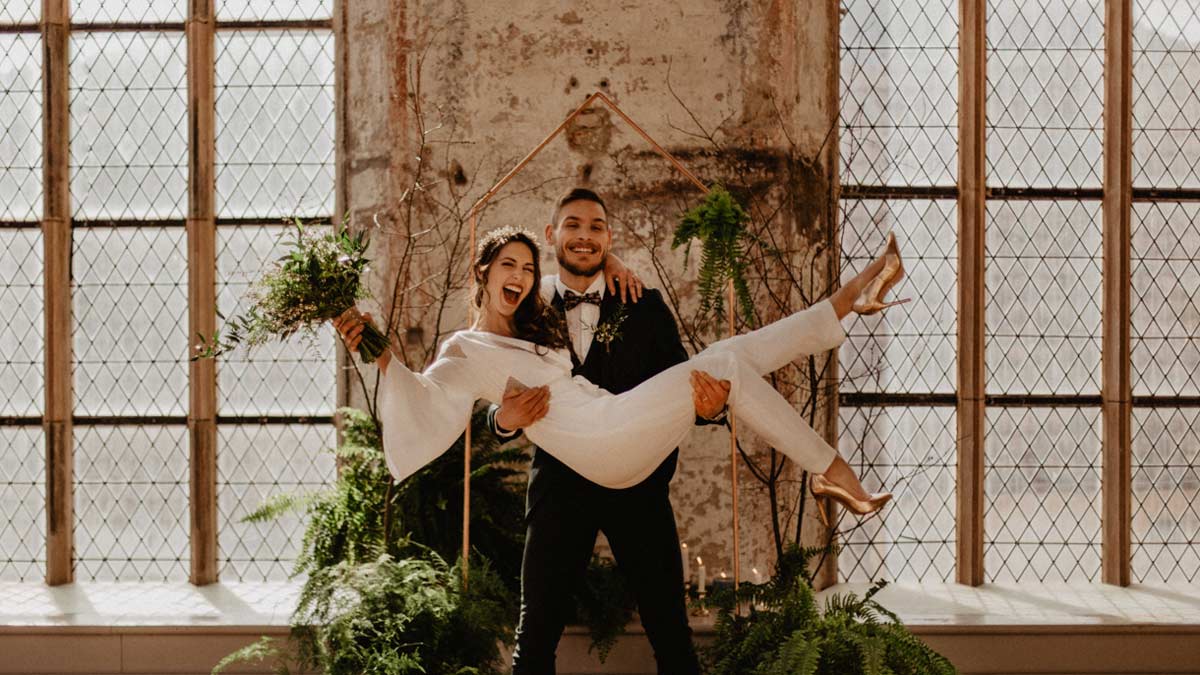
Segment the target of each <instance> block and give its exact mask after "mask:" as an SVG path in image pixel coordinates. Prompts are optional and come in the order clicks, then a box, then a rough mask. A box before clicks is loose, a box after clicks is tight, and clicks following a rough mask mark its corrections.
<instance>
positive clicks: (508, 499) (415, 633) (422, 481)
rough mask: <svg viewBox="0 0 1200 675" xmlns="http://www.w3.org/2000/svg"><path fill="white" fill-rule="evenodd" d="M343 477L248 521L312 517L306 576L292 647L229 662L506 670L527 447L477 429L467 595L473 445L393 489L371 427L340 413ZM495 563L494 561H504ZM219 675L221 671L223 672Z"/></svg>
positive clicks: (263, 644)
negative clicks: (462, 565)
mask: <svg viewBox="0 0 1200 675" xmlns="http://www.w3.org/2000/svg"><path fill="white" fill-rule="evenodd" d="M339 413H340V415H341V416H342V421H343V428H342V432H343V440H342V444H341V446H339V447H338V449H337V451H336V452H337V456H338V459H339V465H340V468H341V470H340V471H339V474H338V478H337V481H336V482H335V483H334V484H333V485H332V486H331V487H329V488H328V489H326V490H323V491H321V492H318V493H314V494H308V495H281V496H276V497H274V498H272V499H271V500H269V501H268V502H267V503H266V504H264V505H263V506H262V507H260V508H259V509H258V510H257V511H255V512H254V513H252V514H250V516H248V517H247V520H269V519H271V518H274V517H277V516H279V515H281V514H282V513H285V512H287V511H290V510H303V511H304V513H305V515H306V516H307V518H308V527H307V529H306V530H305V533H304V540H303V542H302V544H301V552H300V556H299V558H298V560H297V562H296V568H295V570H294V573H295V574H297V575H304V576H306V579H305V583H304V587H303V590H302V591H301V602H300V606H299V607H298V608H297V610H296V613H295V614H294V615H293V617H292V633H291V639H290V644H288V645H286V646H280V645H278V644H273V643H271V642H270V641H269V640H266V639H264V640H262V641H260V642H258V643H255V644H254V645H251V646H250V647H247V648H245V649H243V650H240V651H239V652H235V653H234V654H231V655H230V656H229V657H227V658H226V659H224V660H223V661H222V662H221V664H219V668H223V667H225V666H226V665H228V664H229V663H232V662H234V661H240V660H261V659H263V658H271V657H273V658H276V659H277V663H278V664H279V669H280V670H281V672H287V662H288V661H289V660H292V661H294V662H296V663H299V664H300V665H301V666H302V667H305V668H311V667H319V668H321V669H322V670H324V672H326V673H330V674H333V673H347V674H348V673H418V672H427V673H464V674H465V673H481V674H486V673H494V672H500V671H499V670H497V668H498V667H499V666H498V664H497V662H496V659H497V658H498V651H497V649H498V645H499V644H500V643H501V642H509V641H511V639H512V636H513V629H514V623H515V619H516V616H517V604H516V590H517V589H518V588H519V583H520V562H521V551H522V547H523V543H524V541H523V538H524V528H523V517H524V475H525V473H524V467H523V464H524V462H525V461H527V459H528V458H527V456H526V454H525V452H524V451H523V449H522V448H520V447H516V448H501V447H498V446H497V445H496V444H495V441H494V440H492V436H491V435H490V434H489V433H485V431H484V429H485V428H486V416H485V415H484V414H483V413H480V414H478V415H475V417H474V418H473V430H474V435H473V439H474V442H473V443H472V461H471V467H472V471H471V490H472V493H473V495H474V497H473V499H472V500H471V507H472V509H471V511H472V528H471V533H472V539H471V541H472V544H473V547H472V550H473V554H472V564H471V566H470V573H471V579H470V581H469V584H468V589H469V591H470V592H469V593H467V594H464V593H462V591H461V588H460V582H459V581H458V580H459V579H460V578H461V571H460V570H459V569H458V568H457V567H455V568H448V567H447V565H446V563H445V562H444V561H445V560H451V559H453V560H457V559H458V556H459V549H460V546H461V540H460V539H459V535H460V533H461V525H462V478H463V469H462V466H463V465H462V461H463V445H462V439H459V441H458V442H457V443H456V444H455V445H454V446H453V447H452V448H450V449H449V450H448V451H447V452H446V454H444V455H443V456H442V457H440V458H438V459H437V460H436V461H434V462H432V463H431V464H430V465H429V466H427V467H425V468H424V469H422V470H421V471H419V472H418V473H417V474H415V475H413V476H411V477H410V478H409V479H408V480H406V481H405V482H404V483H403V484H398V485H397V484H394V483H393V482H392V479H391V476H390V474H389V473H388V470H387V466H386V464H385V461H384V457H383V451H382V449H381V441H380V437H379V432H378V427H377V426H376V424H375V421H374V419H373V418H372V417H370V416H369V415H367V414H366V413H364V412H362V411H359V410H355V409H352V408H343V409H342V410H340V411H339ZM492 561H496V562H492ZM214 672H215V671H214Z"/></svg>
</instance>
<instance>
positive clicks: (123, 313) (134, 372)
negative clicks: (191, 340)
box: [72, 227, 188, 415]
mask: <svg viewBox="0 0 1200 675" xmlns="http://www.w3.org/2000/svg"><path fill="white" fill-rule="evenodd" d="M186 235H187V233H186V232H185V230H184V228H182V227H171V228H164V227H120V228H112V227H77V228H75V230H74V246H73V251H74V259H73V261H72V267H73V270H72V274H73V277H74V293H73V296H74V297H73V299H74V310H73V311H74V315H75V337H74V341H75V364H74V371H75V413H76V414H77V415H186V414H187V405H188V385H187V382H188V360H187V358H188V335H187V330H188V320H187V315H188V314H187V302H188V300H187V249H186Z"/></svg>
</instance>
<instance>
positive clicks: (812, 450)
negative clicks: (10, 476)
mask: <svg viewBox="0 0 1200 675" xmlns="http://www.w3.org/2000/svg"><path fill="white" fill-rule="evenodd" d="M472 271H473V276H474V282H475V288H476V290H475V297H474V301H475V306H476V307H477V308H478V310H479V318H478V320H477V321H476V322H475V324H474V325H473V326H472V327H471V329H469V330H462V331H459V332H457V333H454V334H453V335H451V336H450V337H449V338H448V339H447V340H446V341H445V342H443V343H442V345H441V348H440V350H439V352H438V356H437V359H436V360H435V361H434V362H433V364H432V365H430V366H429V367H428V368H426V369H425V371H424V372H421V373H415V372H412V371H411V370H409V369H408V368H406V367H405V366H404V364H403V363H400V362H399V359H397V363H395V364H392V363H391V358H390V357H391V355H390V353H386V352H385V353H384V354H383V355H381V356H380V357H379V359H378V361H377V362H378V364H379V369H380V371H381V378H380V394H381V399H380V406H379V416H380V419H381V421H382V424H383V430H382V437H383V447H384V454H385V456H386V458H387V464H388V469H389V470H390V471H391V473H392V475H393V476H394V477H395V478H396V480H403V479H404V478H407V477H408V476H410V475H412V474H413V473H414V472H416V471H417V470H418V469H420V468H421V467H423V466H425V465H426V464H428V463H429V462H431V461H433V460H434V459H435V458H437V457H438V456H439V455H441V454H442V453H444V452H445V451H446V449H447V448H449V447H450V446H451V445H452V444H453V443H454V441H455V440H456V439H457V438H458V437H459V435H460V434H461V433H462V431H463V429H464V428H465V426H466V423H467V421H468V417H469V415H470V413H471V409H472V407H473V405H474V403H475V401H476V400H478V399H485V400H488V401H492V402H499V401H500V400H501V399H502V398H503V396H504V393H505V391H506V390H507V389H509V388H510V387H515V388H525V387H539V386H542V385H547V386H548V389H549V393H550V397H551V400H552V404H551V405H550V406H549V411H548V412H547V413H546V415H545V416H544V417H542V418H541V419H540V420H538V421H537V422H535V423H533V424H531V425H529V426H528V427H526V428H525V430H524V431H525V435H526V436H528V438H529V440H530V441H532V442H533V443H535V444H537V445H538V446H539V447H541V448H543V449H544V450H545V451H546V452H549V453H550V454H552V455H554V456H555V457H556V458H557V459H559V460H560V461H562V462H563V463H564V464H566V465H567V466H569V467H571V468H572V469H573V470H575V471H576V472H578V473H579V474H581V475H582V476H583V477H585V478H587V479H588V480H590V481H592V482H594V483H598V484H600V485H603V486H605V487H609V488H624V487H629V486H632V485H636V484H637V483H640V482H641V481H642V480H644V479H645V478H646V477H647V476H649V475H650V473H652V472H653V471H654V469H655V467H657V466H658V465H659V464H660V463H661V462H662V461H663V460H664V459H665V458H666V457H667V455H668V454H670V453H671V451H672V450H674V449H675V448H676V447H677V446H678V445H679V444H680V442H681V441H682V440H683V439H684V437H685V436H687V434H688V432H689V431H690V430H691V428H692V425H693V423H694V422H695V413H694V409H693V403H692V396H691V391H692V389H691V383H690V377H691V372H692V371H693V370H703V371H707V372H708V373H709V374H711V375H713V376H715V377H717V378H719V379H723V380H727V381H728V382H729V388H730V391H729V405H730V408H731V409H732V410H733V411H734V412H735V413H736V415H737V419H738V421H739V422H742V423H744V424H746V425H747V426H748V427H749V428H750V429H752V430H753V431H754V432H755V433H757V434H758V435H759V436H761V437H762V438H763V439H764V440H765V441H766V442H767V443H768V444H769V445H771V446H772V447H774V448H776V449H778V450H779V451H781V452H783V453H784V454H785V455H786V456H787V457H789V458H790V459H792V460H793V461H795V462H796V463H797V464H799V465H800V466H801V467H802V468H804V469H805V470H807V471H809V472H810V473H811V474H813V482H812V488H813V492H814V494H818V495H827V496H829V497H832V498H834V499H836V500H837V501H839V502H841V503H842V504H843V505H844V506H846V507H847V508H849V509H850V510H852V511H854V512H856V513H859V514H866V513H870V512H873V511H875V510H878V509H879V508H880V507H882V506H883V504H884V503H885V502H887V501H888V499H889V498H890V497H891V494H890V493H880V494H874V495H872V494H869V493H867V492H866V490H865V489H864V488H863V487H862V485H861V484H860V483H859V481H858V478H857V476H855V474H854V471H853V470H852V469H851V468H850V467H849V465H848V464H847V463H846V462H845V460H843V459H842V458H841V457H839V456H838V454H837V451H836V450H834V449H833V448H832V447H830V445H829V444H828V443H826V442H825V439H824V438H822V437H821V436H820V434H818V433H817V432H815V431H814V430H813V429H812V427H810V426H809V425H808V423H807V422H805V420H804V418H803V417H802V416H801V415H800V414H799V413H798V412H797V411H796V410H794V409H793V408H792V406H791V404H790V403H789V402H788V401H787V399H785V398H784V397H783V396H782V395H780V394H779V392H777V391H776V390H775V389H774V388H773V387H771V385H770V384H768V383H767V382H766V381H765V380H764V379H763V375H766V374H768V373H770V372H772V371H775V370H777V369H779V368H782V367H783V366H785V365H787V364H788V363H790V362H792V361H794V360H795V359H797V358H799V357H801V356H805V355H809V354H816V353H820V352H824V351H828V350H830V349H833V348H834V347H837V346H838V345H839V344H841V342H842V341H843V340H844V339H845V332H844V331H843V329H842V326H841V324H840V319H842V318H843V317H845V316H846V315H847V314H849V313H850V312H851V311H856V312H859V313H864V314H865V313H874V312H877V311H879V310H881V309H883V308H885V307H888V306H890V305H891V304H897V303H886V304H885V303H883V302H882V297H883V295H884V294H885V293H886V292H887V291H888V289H890V288H891V286H892V285H894V284H895V283H896V282H897V281H898V280H899V279H900V278H901V277H902V276H903V268H902V266H901V263H900V256H899V251H898V249H897V248H896V243H895V239H894V238H889V241H888V247H887V249H886V252H885V253H884V255H882V256H880V257H879V258H877V259H876V260H875V261H874V262H872V263H871V264H870V265H869V266H868V267H867V268H866V269H865V270H863V272H862V273H860V274H858V275H857V276H856V277H854V278H853V279H852V280H851V281H850V282H848V283H846V284H845V285H843V286H842V287H841V288H840V289H838V290H837V291H836V292H835V293H834V294H833V295H832V296H831V297H830V298H829V299H827V300H825V301H822V302H819V303H817V304H815V305H813V306H812V307H810V308H808V309H806V310H803V311H801V312H797V313H795V314H792V315H791V316H788V317H786V318H784V319H781V320H779V321H776V322H774V323H771V324H769V325H767V326H764V327H762V328H759V329H758V330H755V331H753V332H750V333H746V334H743V335H737V336H734V337H730V338H727V339H724V340H720V341H718V342H714V343H713V344H712V345H710V346H709V347H708V348H707V349H705V350H704V351H702V352H700V353H699V354H697V355H695V356H694V357H692V358H691V360H690V361H686V362H684V363H681V364H679V365H676V366H674V367H672V368H669V369H667V370H665V371H663V372H661V373H659V374H658V375H655V376H654V377H652V378H650V379H649V380H646V381H645V382H643V383H642V384H641V385H639V386H638V387H636V388H634V389H632V390H630V391H627V392H625V393H623V394H619V395H618V394H612V393H609V392H607V391H605V390H603V389H601V388H599V387H597V386H596V385H595V384H592V383H591V382H589V381H587V380H586V379H584V378H583V377H572V375H571V368H572V361H571V352H570V350H571V341H570V338H569V337H568V333H567V329H566V325H565V324H564V322H563V320H562V318H561V316H559V315H558V313H557V312H556V311H555V310H554V309H553V308H551V307H550V306H549V305H548V304H547V303H545V302H544V301H543V299H542V296H541V293H540V289H539V286H540V283H541V276H542V275H541V270H540V265H539V251H538V245H537V243H536V240H535V238H534V235H532V234H530V233H529V232H526V231H524V230H519V229H515V228H511V227H504V228H499V229H497V230H493V231H492V232H489V233H488V234H487V235H486V236H484V237H483V238H482V240H481V241H480V244H479V248H478V254H477V256H476V259H475V261H474V264H473V266H472ZM860 296H861V297H860ZM365 321H370V315H369V314H361V315H360V314H359V313H358V311H357V310H356V309H354V308H351V309H350V310H347V312H346V313H344V314H343V315H342V316H341V317H338V318H337V319H336V320H335V321H334V326H335V327H336V328H337V329H338V331H339V332H340V333H341V334H342V337H343V339H344V340H345V343H346V347H347V348H348V349H350V350H351V351H353V350H354V349H355V348H356V347H357V346H358V342H359V341H360V340H361V332H362V329H363V325H364V322H365ZM822 517H823V519H824V512H822Z"/></svg>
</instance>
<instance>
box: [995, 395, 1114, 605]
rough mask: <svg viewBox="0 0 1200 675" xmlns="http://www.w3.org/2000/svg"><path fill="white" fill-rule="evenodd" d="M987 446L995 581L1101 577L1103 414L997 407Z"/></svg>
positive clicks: (1086, 410)
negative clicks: (1101, 445) (1101, 435)
mask: <svg viewBox="0 0 1200 675" xmlns="http://www.w3.org/2000/svg"><path fill="white" fill-rule="evenodd" d="M987 425H988V426H987V435H986V438H985V439H984V453H985V462H984V463H985V468H984V472H985V474H984V476H985V477H984V500H985V502H986V508H985V511H984V569H985V570H986V572H987V578H988V580H989V581H1039V582H1043V581H1053V582H1061V581H1096V580H1098V579H1099V575H1100V409H1099V408H1075V407H1046V408H1024V407H1003V408H1001V407H990V408H988V409H987Z"/></svg>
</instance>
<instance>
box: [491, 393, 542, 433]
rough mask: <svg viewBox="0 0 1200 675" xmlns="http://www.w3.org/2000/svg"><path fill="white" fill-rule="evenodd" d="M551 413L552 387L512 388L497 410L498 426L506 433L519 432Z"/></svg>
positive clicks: (505, 394)
mask: <svg viewBox="0 0 1200 675" xmlns="http://www.w3.org/2000/svg"><path fill="white" fill-rule="evenodd" d="M549 411H550V387H548V386H545V385H543V386H541V387H533V388H531V389H523V390H522V389H517V388H514V387H510V388H509V389H506V390H505V391H504V398H503V399H502V400H501V401H500V407H499V408H498V409H497V410H496V424H497V426H499V427H501V428H502V429H504V430H505V431H519V430H521V429H524V428H525V427H527V426H529V425H530V424H533V423H534V422H536V421H538V420H540V419H542V418H543V417H545V416H546V413H547V412H549Z"/></svg>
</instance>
